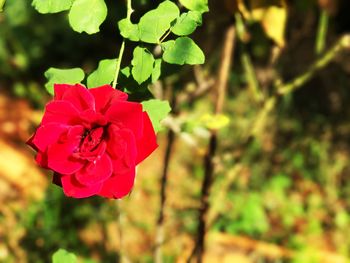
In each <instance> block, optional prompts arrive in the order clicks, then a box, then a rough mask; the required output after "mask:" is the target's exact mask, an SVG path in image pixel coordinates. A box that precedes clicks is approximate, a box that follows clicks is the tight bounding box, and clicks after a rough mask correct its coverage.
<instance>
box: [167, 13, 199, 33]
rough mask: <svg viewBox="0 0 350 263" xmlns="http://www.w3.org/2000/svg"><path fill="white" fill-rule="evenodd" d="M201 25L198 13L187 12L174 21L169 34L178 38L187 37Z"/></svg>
mask: <svg viewBox="0 0 350 263" xmlns="http://www.w3.org/2000/svg"><path fill="white" fill-rule="evenodd" d="M201 24H202V15H201V13H200V12H198V11H189V12H187V13H183V14H181V16H180V17H178V18H177V19H176V23H175V25H174V26H173V27H172V29H171V32H173V33H174V34H175V35H178V36H187V35H190V34H192V33H193V32H194V31H195V30H196V28H197V26H200V25H201Z"/></svg>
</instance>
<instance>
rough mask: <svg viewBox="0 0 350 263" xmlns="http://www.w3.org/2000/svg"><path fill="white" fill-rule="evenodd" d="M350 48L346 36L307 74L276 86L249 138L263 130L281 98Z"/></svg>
mask: <svg viewBox="0 0 350 263" xmlns="http://www.w3.org/2000/svg"><path fill="white" fill-rule="evenodd" d="M349 48H350V35H344V36H343V37H341V38H340V39H339V40H338V41H337V42H336V43H335V44H334V45H333V47H331V48H330V49H329V50H328V51H327V52H326V53H324V54H323V55H322V56H321V57H320V58H319V59H317V60H316V61H315V62H314V63H313V64H312V65H311V66H310V67H309V69H308V70H307V71H306V72H305V73H303V74H301V75H299V76H297V77H295V78H294V79H293V80H291V81H290V82H288V83H283V82H280V83H279V84H278V85H276V93H275V94H274V95H273V96H271V97H270V98H269V99H268V100H266V101H265V104H264V107H263V109H262V110H261V111H260V113H259V114H258V116H257V118H256V119H255V121H254V123H253V125H252V127H251V129H250V133H249V134H248V136H247V138H250V137H251V136H257V135H258V134H259V133H260V132H261V131H262V130H263V128H264V127H265V123H266V120H267V117H268V115H269V114H270V113H271V111H272V110H273V109H274V108H275V106H276V103H277V99H278V97H279V96H284V95H287V94H290V93H291V92H294V91H295V90H297V89H299V88H301V87H302V86H303V85H305V84H306V83H307V82H308V81H309V80H310V79H312V78H313V77H314V75H315V74H316V73H317V72H318V71H319V70H321V69H323V68H324V67H325V66H327V65H328V64H329V63H330V62H331V61H332V60H333V59H334V58H335V56H337V55H338V54H339V53H340V52H341V51H343V50H344V49H349Z"/></svg>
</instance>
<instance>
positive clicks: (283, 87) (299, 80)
mask: <svg viewBox="0 0 350 263" xmlns="http://www.w3.org/2000/svg"><path fill="white" fill-rule="evenodd" d="M346 48H350V35H345V36H343V37H341V38H340V39H339V40H338V41H337V43H335V45H334V46H333V47H331V48H330V49H329V50H328V51H327V52H326V53H324V54H323V55H322V56H321V57H320V58H319V59H318V60H316V62H315V63H313V64H312V65H311V66H310V68H309V69H308V70H307V71H306V72H305V73H303V74H301V75H299V76H297V77H296V78H295V79H293V80H292V81H291V82H289V83H286V84H282V83H281V84H280V85H278V86H277V93H278V95H285V94H288V93H291V92H293V91H295V90H297V89H299V88H301V87H302V86H303V85H304V84H305V83H306V82H308V81H309V80H310V79H311V78H312V77H313V76H314V75H315V73H316V72H318V71H319V70H321V69H323V68H324V67H325V66H327V65H328V64H329V63H330V62H331V61H332V60H333V59H334V57H335V56H336V55H338V54H339V52H341V51H342V50H344V49H346Z"/></svg>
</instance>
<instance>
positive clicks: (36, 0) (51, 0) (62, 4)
mask: <svg viewBox="0 0 350 263" xmlns="http://www.w3.org/2000/svg"><path fill="white" fill-rule="evenodd" d="M72 3H73V0H33V2H32V6H34V8H35V9H36V10H37V11H38V12H39V13H42V14H47V13H58V12H61V11H64V10H68V9H69V8H70V7H71V6H72Z"/></svg>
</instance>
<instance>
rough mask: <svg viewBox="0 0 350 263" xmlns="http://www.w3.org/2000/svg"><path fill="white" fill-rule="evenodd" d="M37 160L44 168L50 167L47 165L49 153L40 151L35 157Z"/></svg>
mask: <svg viewBox="0 0 350 263" xmlns="http://www.w3.org/2000/svg"><path fill="white" fill-rule="evenodd" d="M35 161H36V162H37V164H39V165H40V166H41V167H42V168H46V169H47V168H48V166H47V154H46V153H43V152H38V153H37V155H36V157H35Z"/></svg>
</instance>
